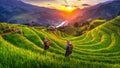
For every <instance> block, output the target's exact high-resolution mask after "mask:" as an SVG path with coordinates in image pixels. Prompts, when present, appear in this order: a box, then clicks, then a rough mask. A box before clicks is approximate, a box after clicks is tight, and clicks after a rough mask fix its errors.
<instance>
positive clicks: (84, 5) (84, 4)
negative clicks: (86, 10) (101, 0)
mask: <svg viewBox="0 0 120 68" xmlns="http://www.w3.org/2000/svg"><path fill="white" fill-rule="evenodd" d="M82 6H90V5H89V4H82Z"/></svg>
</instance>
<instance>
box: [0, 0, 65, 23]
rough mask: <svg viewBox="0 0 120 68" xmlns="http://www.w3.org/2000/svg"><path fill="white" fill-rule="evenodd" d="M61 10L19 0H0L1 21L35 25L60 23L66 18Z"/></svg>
mask: <svg viewBox="0 0 120 68" xmlns="http://www.w3.org/2000/svg"><path fill="white" fill-rule="evenodd" d="M59 13H60V11H58V10H55V9H50V8H45V7H38V6H33V5H30V4H26V3H24V2H22V1H19V0H0V21H1V22H9V23H19V24H29V23H31V22H34V25H46V24H58V23H60V22H61V21H63V20H64V17H63V16H62V15H60V14H59Z"/></svg>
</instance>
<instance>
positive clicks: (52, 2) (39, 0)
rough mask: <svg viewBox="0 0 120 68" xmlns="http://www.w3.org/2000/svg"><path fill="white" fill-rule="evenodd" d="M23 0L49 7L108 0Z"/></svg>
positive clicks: (92, 3) (78, 5) (90, 3)
mask: <svg viewBox="0 0 120 68" xmlns="http://www.w3.org/2000/svg"><path fill="white" fill-rule="evenodd" d="M22 1H23V2H26V3H29V4H33V5H37V6H44V7H50V8H58V7H60V6H65V5H70V6H77V7H80V8H84V7H85V6H90V5H95V4H98V3H102V2H105V1H110V0H22Z"/></svg>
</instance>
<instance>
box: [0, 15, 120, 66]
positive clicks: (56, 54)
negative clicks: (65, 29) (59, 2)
mask: <svg viewBox="0 0 120 68" xmlns="http://www.w3.org/2000/svg"><path fill="white" fill-rule="evenodd" d="M13 27H14V29H15V30H13ZM18 28H19V29H18ZM16 30H17V31H16ZM0 31H1V34H0V56H1V57H0V67H1V68H9V67H10V68H120V60H119V59H120V49H119V48H120V42H119V41H120V16H119V17H116V18H115V19H113V20H111V21H108V22H106V23H105V24H103V25H100V26H98V27H97V28H95V29H93V30H91V31H89V32H87V33H86V34H83V35H82V36H79V37H72V36H68V35H66V34H64V33H62V32H59V31H56V32H55V33H52V32H50V31H46V30H44V29H40V30H39V29H35V28H34V27H27V26H23V25H11V24H0ZM3 31H4V32H3ZM44 37H48V38H49V39H50V41H51V46H50V49H49V50H48V51H47V52H45V51H44V50H43V42H42V40H43V39H44ZM67 39H70V40H71V42H72V44H73V45H74V49H73V53H72V55H71V56H70V57H68V58H66V57H64V53H65V43H66V40H67Z"/></svg>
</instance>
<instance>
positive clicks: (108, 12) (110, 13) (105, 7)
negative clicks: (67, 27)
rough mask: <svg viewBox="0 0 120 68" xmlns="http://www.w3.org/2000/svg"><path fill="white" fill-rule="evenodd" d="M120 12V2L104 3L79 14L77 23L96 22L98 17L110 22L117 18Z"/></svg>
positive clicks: (118, 0) (116, 0)
mask: <svg viewBox="0 0 120 68" xmlns="http://www.w3.org/2000/svg"><path fill="white" fill-rule="evenodd" d="M119 11H120V0H113V1H107V2H104V3H100V4H97V5H95V6H91V7H89V8H85V9H83V10H82V15H80V14H81V13H79V16H78V18H77V19H76V20H77V22H85V21H86V20H94V19H96V18H98V17H101V18H103V19H106V20H109V19H112V18H114V17H116V16H117V14H118V12H119Z"/></svg>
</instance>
